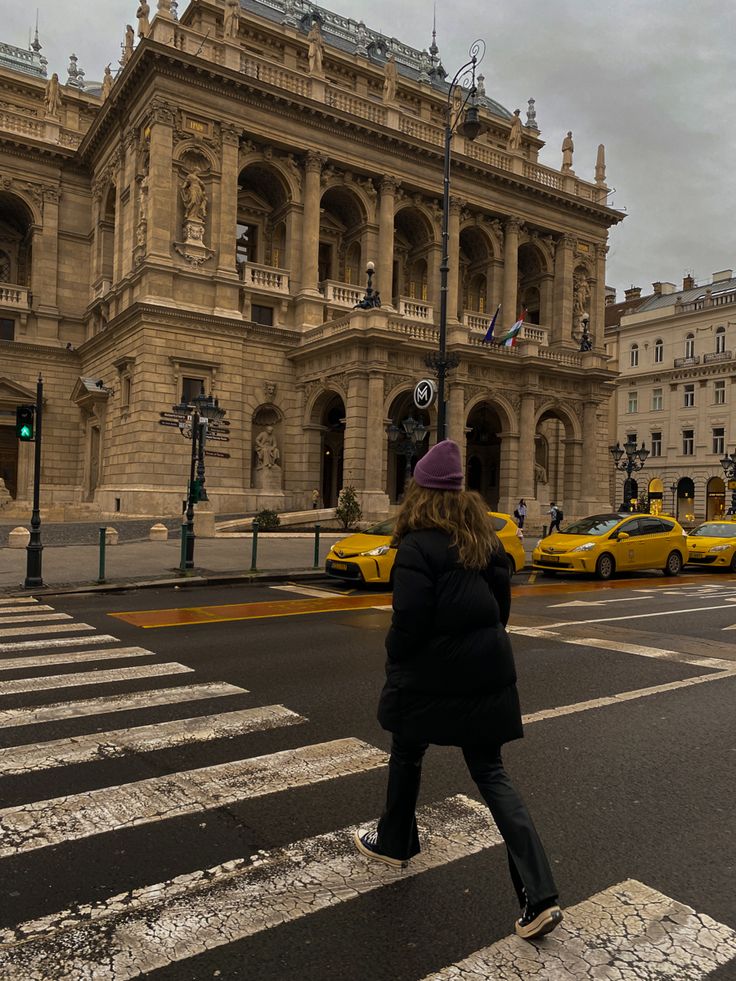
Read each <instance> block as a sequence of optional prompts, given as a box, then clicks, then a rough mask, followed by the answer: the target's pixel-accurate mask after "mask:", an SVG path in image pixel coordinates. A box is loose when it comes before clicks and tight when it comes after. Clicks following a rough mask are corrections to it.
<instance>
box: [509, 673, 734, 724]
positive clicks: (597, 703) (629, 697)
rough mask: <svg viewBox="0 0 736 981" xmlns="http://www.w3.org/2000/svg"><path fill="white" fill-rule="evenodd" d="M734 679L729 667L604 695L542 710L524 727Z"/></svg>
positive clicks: (526, 720)
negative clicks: (725, 669)
mask: <svg viewBox="0 0 736 981" xmlns="http://www.w3.org/2000/svg"><path fill="white" fill-rule="evenodd" d="M727 678H736V670H734V669H733V665H732V666H731V670H729V671H714V672H713V673H712V674H701V675H698V676H697V677H695V678H686V679H685V680H684V681H670V682H668V683H667V684H664V685H654V686H653V687H651V688H636V689H634V690H633V691H623V692H620V693H619V694H617V695H605V696H603V697H602V698H591V699H590V700H589V701H587V702H575V703H574V704H572V705H561V706H560V707H559V708H553V709H542V710H541V711H539V712H532V713H531V714H530V715H525V716H524V725H530V724H531V723H532V722H543V721H544V720H545V719H556V718H557V717H558V716H562V715H577V714H578V713H579V712H589V711H590V710H591V709H599V708H604V707H605V706H607V705H619V704H620V703H621V702H630V701H634V700H635V699H637V698H649V697H650V696H651V695H662V694H664V693H665V692H670V691H678V690H679V689H680V688H689V687H691V686H692V685H705V684H707V683H708V682H710V681H723V680H725V679H727Z"/></svg>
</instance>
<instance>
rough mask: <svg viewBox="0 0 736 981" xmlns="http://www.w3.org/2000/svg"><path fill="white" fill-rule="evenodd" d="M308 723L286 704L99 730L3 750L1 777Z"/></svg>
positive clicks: (0, 763) (1, 750)
mask: <svg viewBox="0 0 736 981" xmlns="http://www.w3.org/2000/svg"><path fill="white" fill-rule="evenodd" d="M306 721H307V720H306V719H305V718H304V717H303V716H301V715H298V714H297V713H296V712H292V711H291V709H287V708H285V707H284V706H283V705H263V706H259V707H258V708H252V709H242V710H240V711H238V712H222V713H220V714H219V715H214V716H198V717H197V718H192V719H179V720H177V721H175V722H161V723H157V724H155V725H148V726H136V727H134V728H131V729H118V730H115V731H113V732H96V733H93V734H92V735H88V736H75V737H73V738H71V739H55V740H53V741H52V742H47V743H30V744H28V745H25V746H12V747H9V748H8V749H0V776H3V777H9V776H19V775H20V774H22V773H31V772H33V771H37V770H50V769H52V768H54V767H57V766H67V765H70V764H75V763H89V762H91V761H92V760H108V759H112V758H114V757H121V756H127V755H129V754H131V753H150V752H153V751H155V750H157V749H170V748H171V747H172V746H183V745H187V744H190V743H204V742H211V741H212V740H214V739H232V738H234V737H235V736H244V735H247V734H248V733H250V732H261V731H264V730H266V729H276V728H278V727H279V726H293V725H298V724H299V723H301V722H306Z"/></svg>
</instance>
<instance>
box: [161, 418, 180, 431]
mask: <svg viewBox="0 0 736 981" xmlns="http://www.w3.org/2000/svg"><path fill="white" fill-rule="evenodd" d="M158 424H159V426H175V427H176V428H177V429H178V428H179V423H178V422H175V421H174V420H173V419H159V421H158Z"/></svg>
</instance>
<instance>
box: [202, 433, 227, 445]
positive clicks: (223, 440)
mask: <svg viewBox="0 0 736 981" xmlns="http://www.w3.org/2000/svg"><path fill="white" fill-rule="evenodd" d="M211 439H214V440H217V442H219V443H229V442H230V437H229V436H213V435H212V433H207V440H208V441H209V440H211Z"/></svg>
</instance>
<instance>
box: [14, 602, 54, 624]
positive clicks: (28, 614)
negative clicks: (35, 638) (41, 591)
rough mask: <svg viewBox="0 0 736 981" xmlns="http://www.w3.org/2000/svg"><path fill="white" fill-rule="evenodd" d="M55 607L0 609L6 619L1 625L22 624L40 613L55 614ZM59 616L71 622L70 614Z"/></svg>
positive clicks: (38, 605)
mask: <svg viewBox="0 0 736 981" xmlns="http://www.w3.org/2000/svg"><path fill="white" fill-rule="evenodd" d="M53 609H54V608H53V606H44V605H42V604H41V603H37V604H36V605H35V606H3V607H0V613H2V615H3V617H4V618H7V619H3V620H2V621H0V622H1V623H22V622H23V620H26V619H33V618H34V617H35V614H37V613H38V612H39V610H40V611H41V612H43V611H46V612H53ZM59 616H65V617H67V618H68V619H70V620H71V616H70V615H69V614H68V613H60V614H59Z"/></svg>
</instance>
